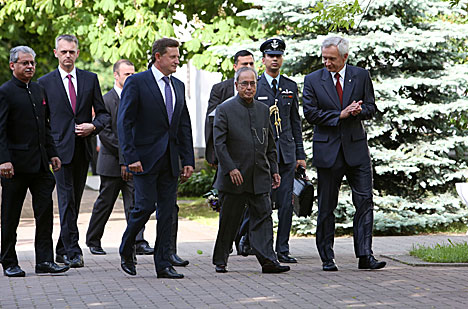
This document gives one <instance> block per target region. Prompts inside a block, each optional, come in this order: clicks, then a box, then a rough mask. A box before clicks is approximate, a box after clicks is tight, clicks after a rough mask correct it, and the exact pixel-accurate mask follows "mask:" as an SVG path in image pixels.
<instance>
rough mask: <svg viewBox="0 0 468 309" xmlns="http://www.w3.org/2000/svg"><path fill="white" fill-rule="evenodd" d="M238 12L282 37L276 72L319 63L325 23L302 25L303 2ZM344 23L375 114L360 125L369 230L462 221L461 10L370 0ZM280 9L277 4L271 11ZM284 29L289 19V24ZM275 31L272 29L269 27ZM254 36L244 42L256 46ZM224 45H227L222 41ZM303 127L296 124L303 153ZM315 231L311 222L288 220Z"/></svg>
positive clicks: (346, 205)
mask: <svg viewBox="0 0 468 309" xmlns="http://www.w3.org/2000/svg"><path fill="white" fill-rule="evenodd" d="M254 3H255V4H256V5H258V6H261V8H256V9H252V10H249V11H246V12H244V13H243V15H244V16H247V17H248V18H253V19H256V20H258V21H259V23H261V24H264V25H270V28H272V29H270V31H269V33H270V34H276V35H279V36H281V37H283V38H284V39H285V41H286V44H287V54H286V56H285V63H284V64H283V70H284V72H285V73H286V74H289V75H292V76H293V78H295V79H296V80H297V81H298V82H299V83H301V82H302V81H303V76H304V75H305V74H307V73H310V72H312V71H314V70H316V69H318V68H320V67H322V64H321V59H320V44H321V42H322V41H323V39H324V37H325V36H327V35H329V34H331V33H329V31H328V30H329V29H330V27H331V23H330V22H328V21H326V20H324V21H322V22H319V23H317V22H315V23H310V22H309V20H310V14H311V13H310V12H311V3H310V2H308V3H307V4H306V5H305V4H304V1H300V0H290V1H287V3H288V5H285V6H279V7H276V6H274V5H273V4H271V3H270V2H269V1H260V0H257V1H254ZM362 7H363V12H362V13H361V14H357V15H356V16H355V18H354V22H352V23H351V25H352V26H351V27H349V28H347V27H342V26H340V27H338V31H339V33H340V34H341V35H344V36H345V37H347V38H348V39H349V40H350V42H351V50H350V57H349V63H350V64H352V65H357V66H360V67H364V68H366V69H369V70H370V72H371V75H372V78H373V81H374V87H375V92H376V102H377V106H378V108H379V110H380V111H379V113H378V114H377V115H376V117H375V119H373V120H372V121H368V122H367V123H366V126H367V132H368V139H369V146H370V152H371V155H372V159H373V166H374V188H375V209H376V211H375V228H376V230H377V231H379V232H382V233H399V232H404V233H411V232H417V231H420V230H424V229H431V228H434V227H437V226H444V225H448V224H451V223H453V222H458V221H465V220H467V219H468V211H467V209H466V206H465V205H462V204H461V202H460V200H459V199H458V197H457V196H456V193H455V186H454V184H455V182H459V181H463V180H464V176H466V172H467V170H468V169H467V150H468V149H467V148H468V135H467V131H466V111H467V109H468V98H467V97H466V93H467V89H468V66H467V65H466V53H465V52H464V51H465V50H466V49H464V48H460V47H461V46H466V45H467V35H466V34H467V33H468V25H467V23H466V14H467V12H466V10H463V9H458V8H456V7H454V8H451V7H450V4H449V3H448V2H444V1H437V0H392V1H390V0H372V1H366V2H365V3H363V5H362ZM278 8H280V9H278ZM288 25H293V26H292V27H288ZM274 29H277V31H275V30H274ZM259 44H260V42H255V43H252V44H250V45H245V46H251V47H253V46H257V49H258V46H259ZM230 48H231V49H236V48H233V47H230ZM312 134H313V133H312V127H311V126H310V125H309V124H307V123H305V122H304V135H305V138H306V146H307V147H308V149H309V152H308V158H309V159H311V158H312V153H311V140H312ZM353 214H354V207H353V206H352V201H351V197H350V192H349V189H348V187H347V186H344V187H343V194H341V195H340V202H339V207H338V209H337V211H336V217H337V222H338V224H337V226H338V228H341V229H345V230H349V229H350V228H352V216H353ZM294 225H295V226H294V228H296V229H297V230H298V231H299V233H305V234H308V233H315V221H314V220H313V219H300V220H296V221H295V222H294Z"/></svg>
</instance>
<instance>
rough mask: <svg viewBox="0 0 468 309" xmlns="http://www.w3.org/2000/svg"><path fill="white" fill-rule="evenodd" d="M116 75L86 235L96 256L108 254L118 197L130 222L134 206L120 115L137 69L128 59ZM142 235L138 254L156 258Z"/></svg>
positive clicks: (108, 98)
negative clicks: (104, 242)
mask: <svg viewBox="0 0 468 309" xmlns="http://www.w3.org/2000/svg"><path fill="white" fill-rule="evenodd" d="M113 71H114V79H115V83H114V87H113V88H112V89H111V90H110V91H109V92H108V93H106V94H105V95H104V97H103V99H104V105H105V107H106V110H107V112H108V113H109V114H110V115H111V121H110V122H109V123H107V125H106V126H105V127H104V129H103V130H102V131H101V132H100V133H99V140H100V141H101V144H102V145H101V149H100V151H99V154H98V160H97V172H98V174H99V175H100V179H101V185H100V188H99V196H98V198H97V199H96V202H95V203H94V207H93V213H92V214H91V219H90V220H89V226H88V232H87V233H86V245H87V246H88V247H89V251H90V252H91V253H92V254H96V255H104V254H106V252H105V251H104V249H102V246H101V238H102V235H103V234H104V228H105V226H106V223H107V221H108V220H109V217H110V215H111V213H112V209H113V208H114V204H115V201H116V200H117V197H118V196H119V193H120V192H122V196H123V203H124V210H125V218H126V219H127V221H128V217H129V214H130V211H131V210H132V209H133V206H134V189H133V176H132V174H130V173H129V172H128V171H127V168H126V167H125V165H124V163H123V158H121V156H119V152H120V151H119V140H118V137H117V111H118V108H119V103H120V95H121V93H122V89H123V86H124V83H125V80H126V79H127V77H129V76H131V75H133V74H135V66H134V65H133V63H132V62H130V61H129V60H127V59H120V60H119V61H117V62H116V63H115V64H114V66H113ZM143 231H144V227H143V228H142V229H141V230H140V232H138V235H137V237H136V254H143V255H149V254H153V253H154V249H153V248H151V247H150V246H149V244H148V242H147V241H146V240H145V239H144V238H143Z"/></svg>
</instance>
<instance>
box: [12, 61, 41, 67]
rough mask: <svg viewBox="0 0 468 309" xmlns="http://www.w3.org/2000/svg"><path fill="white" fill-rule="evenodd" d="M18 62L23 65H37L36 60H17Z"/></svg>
mask: <svg viewBox="0 0 468 309" xmlns="http://www.w3.org/2000/svg"><path fill="white" fill-rule="evenodd" d="M16 63H19V64H21V65H24V66H25V67H26V66H28V64H29V65H32V66H35V65H36V61H20V62H18V61H16Z"/></svg>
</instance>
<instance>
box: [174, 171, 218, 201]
mask: <svg viewBox="0 0 468 309" xmlns="http://www.w3.org/2000/svg"><path fill="white" fill-rule="evenodd" d="M215 172H216V170H215V169H213V168H207V169H202V170H201V171H200V172H197V173H193V174H192V177H190V178H189V179H188V180H187V181H186V182H184V183H182V184H179V189H178V195H179V196H200V197H201V196H202V195H203V194H205V193H206V192H208V191H210V190H211V185H212V184H213V178H214V175H215Z"/></svg>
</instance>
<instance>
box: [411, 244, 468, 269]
mask: <svg viewBox="0 0 468 309" xmlns="http://www.w3.org/2000/svg"><path fill="white" fill-rule="evenodd" d="M448 242H449V243H448V244H436V245H434V246H423V245H413V249H412V250H411V251H410V255H412V256H416V257H418V258H420V259H421V260H423V261H426V262H433V263H468V244H467V242H466V241H465V242H461V243H453V242H452V241H451V240H450V239H449V240H448Z"/></svg>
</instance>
